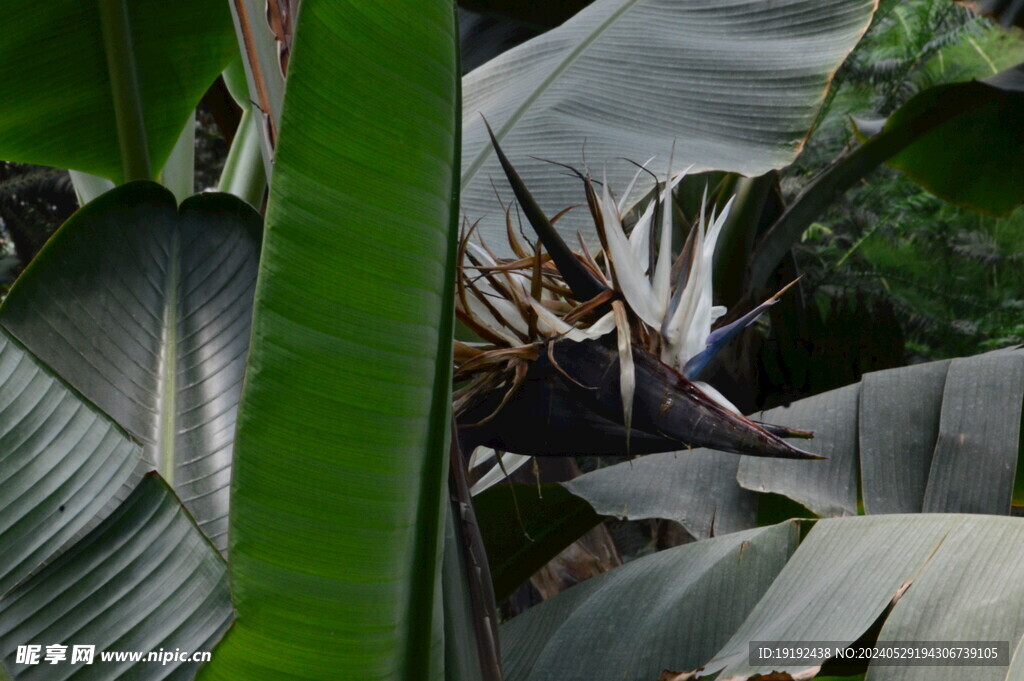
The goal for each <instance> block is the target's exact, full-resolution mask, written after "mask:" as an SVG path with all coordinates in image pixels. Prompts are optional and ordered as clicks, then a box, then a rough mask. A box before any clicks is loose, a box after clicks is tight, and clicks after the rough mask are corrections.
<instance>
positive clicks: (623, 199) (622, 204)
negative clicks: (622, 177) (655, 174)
mask: <svg viewBox="0 0 1024 681" xmlns="http://www.w3.org/2000/svg"><path fill="white" fill-rule="evenodd" d="M654 158H655V157H654V156H651V157H650V158H649V159H647V160H646V161H644V162H643V164H642V165H641V166H640V168H638V169H637V171H636V174H635V175H633V179H632V180H630V182H629V186H628V187H626V191H625V192H624V193H623V194H622V196H620V197H619V213H625V212H626V202H627V201H629V193H630V192H632V191H633V187H634V186H635V185H636V181H637V180H638V179H639V178H640V173H642V172H644V169H646V168H647V164H648V163H650V162H651V161H653V160H654Z"/></svg>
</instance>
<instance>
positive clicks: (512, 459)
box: [469, 452, 531, 496]
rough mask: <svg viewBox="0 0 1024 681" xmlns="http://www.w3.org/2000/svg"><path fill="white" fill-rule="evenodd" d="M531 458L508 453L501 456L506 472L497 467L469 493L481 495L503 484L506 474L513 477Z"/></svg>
mask: <svg viewBox="0 0 1024 681" xmlns="http://www.w3.org/2000/svg"><path fill="white" fill-rule="evenodd" d="M530 458H531V457H529V456H523V455H522V454H512V453H511V452H506V453H505V454H503V455H502V456H501V463H502V465H503V466H504V467H505V470H504V471H503V470H501V466H498V465H495V466H494V468H492V469H491V470H489V471H487V472H486V473H484V474H483V477H481V478H480V479H479V480H477V481H476V483H474V485H473V486H472V487H471V488H470V489H469V493H470V494H472V495H474V496H475V495H477V494H480V492H483V491H484V490H485V489H487V488H488V487H492V486H493V485H495V484H497V483H499V482H501V481H502V480H504V479H505V473H506V472H507V473H508V474H509V475H512V473H513V472H514V471H517V470H519V469H520V468H522V467H523V466H524V465H525V464H526V462H527V461H529V460H530Z"/></svg>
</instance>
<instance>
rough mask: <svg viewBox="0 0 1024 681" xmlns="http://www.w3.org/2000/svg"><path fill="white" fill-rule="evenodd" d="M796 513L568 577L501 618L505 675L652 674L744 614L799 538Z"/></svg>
mask: <svg viewBox="0 0 1024 681" xmlns="http://www.w3.org/2000/svg"><path fill="white" fill-rule="evenodd" d="M797 535H798V532H797V526H796V524H795V523H793V522H787V523H783V524H781V525H776V526H773V527H767V528H759V529H754V530H748V531H746V532H738V533H734V534H731V535H728V536H726V537H720V538H716V539H709V540H706V541H701V542H697V543H693V544H687V545H685V546H680V547H677V548H674V549H669V550H667V551H661V552H659V553H656V554H654V555H651V556H645V557H644V558H640V559H637V560H635V561H633V562H631V563H627V564H626V565H623V566H622V567H619V568H616V569H614V570H611V571H610V572H607V573H604V574H602V575H599V576H597V577H594V578H592V579H589V580H587V581H586V582H583V583H582V584H579V585H577V586H574V587H573V588H571V589H569V590H568V591H566V592H564V593H562V594H559V595H558V596H555V597H554V598H552V599H550V600H548V601H545V602H544V603H542V604H540V605H538V606H536V607H534V608H531V609H530V610H528V611H526V612H525V613H523V614H522V615H520V616H518V617H516V618H514V619H512V620H511V621H510V622H508V623H507V624H505V625H504V626H503V627H502V646H503V648H504V657H505V668H506V669H505V671H506V678H507V679H508V681H524V680H526V679H536V680H537V681H541V680H544V681H546V680H548V679H558V680H559V681H569V680H571V679H579V680H581V681H582V680H583V679H586V681H621V680H624V679H628V680H629V681H654V679H656V678H658V674H659V672H661V670H663V669H666V668H668V669H693V668H696V667H698V666H700V664H701V663H702V662H703V661H705V660H707V659H708V658H709V657H710V656H711V655H712V654H713V653H714V651H715V650H717V649H718V648H719V647H720V646H721V645H722V644H723V643H724V642H725V641H726V640H727V639H728V637H729V636H730V635H731V634H732V633H733V632H734V631H735V630H736V628H737V627H738V626H739V625H740V623H742V621H743V619H744V617H746V615H747V613H749V612H750V610H751V609H752V608H753V607H754V605H755V604H756V603H757V601H758V600H759V599H760V598H761V596H762V595H763V594H764V593H765V591H766V590H767V589H768V587H769V585H770V584H771V583H772V581H773V580H774V579H775V577H776V575H778V573H779V571H780V570H781V569H782V568H783V565H784V564H785V563H786V560H787V559H788V558H789V556H790V554H791V553H792V552H793V549H794V548H795V547H796V541H797Z"/></svg>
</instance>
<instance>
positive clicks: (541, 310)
mask: <svg viewBox="0 0 1024 681" xmlns="http://www.w3.org/2000/svg"><path fill="white" fill-rule="evenodd" d="M530 305H532V306H533V309H534V311H535V312H536V313H537V322H538V327H539V328H540V329H541V331H545V332H547V333H548V335H555V336H565V337H566V338H568V339H569V340H572V341H576V342H577V343H579V342H581V341H585V340H594V339H595V338H600V337H601V336H603V335H605V334H606V333H608V332H609V331H611V330H612V329H614V328H615V320H614V319H612V313H611V312H609V313H608V314H606V315H605V316H603V317H601V318H600V319H598V320H597V321H596V322H594V324H592V325H591V326H590V327H589V328H586V329H577V328H576V327H575V326H572V325H571V324H568V323H567V322H566V321H565V320H564V319H561V318H559V317H558V315H556V314H555V313H554V312H552V311H551V310H549V309H547V308H546V307H544V306H543V305H541V304H540V303H538V302H537V301H536V300H534V299H533V298H530Z"/></svg>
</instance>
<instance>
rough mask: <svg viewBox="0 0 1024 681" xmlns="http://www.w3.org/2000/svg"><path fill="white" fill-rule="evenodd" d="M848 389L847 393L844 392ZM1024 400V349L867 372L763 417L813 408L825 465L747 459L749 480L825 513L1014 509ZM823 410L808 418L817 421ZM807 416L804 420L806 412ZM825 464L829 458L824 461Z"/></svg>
mask: <svg viewBox="0 0 1024 681" xmlns="http://www.w3.org/2000/svg"><path fill="white" fill-rule="evenodd" d="M843 392H845V393H846V394H847V395H846V397H845V399H841V398H840V396H839V394H838V393H843ZM1022 403H1024V351H1020V350H1014V351H1009V352H1007V351H997V352H992V353H986V354H983V355H977V356H975V357H965V358H960V359H955V360H952V361H943V362H938V363H934V364H923V365H917V366H910V367H903V368H900V369H889V370H887V371H884V372H879V373H878V374H867V375H866V376H865V377H864V379H863V380H862V381H861V383H859V384H856V385H853V386H847V387H846V388H840V389H839V391H832V392H831V393H825V394H823V395H817V396H815V397H810V398H807V399H805V400H801V401H800V402H797V403H794V404H793V405H792V406H791V407H790V409H789V410H786V409H774V410H771V411H768V412H765V413H764V414H763V416H764V418H766V419H777V421H775V422H778V423H782V424H783V425H787V424H788V425H796V424H795V423H794V421H796V420H797V417H798V416H799V415H800V414H802V413H807V410H813V411H814V412H817V413H818V414H819V415H821V416H824V415H825V414H829V415H830V417H831V418H829V419H828V420H827V421H823V422H821V423H820V425H819V423H817V422H815V423H813V424H812V427H813V428H814V429H815V435H816V440H812V441H810V442H809V443H808V449H809V450H810V451H818V452H822V453H826V449H824V448H822V449H816V444H815V443H816V441H817V440H818V439H819V432H820V436H821V437H823V438H824V440H825V446H826V447H828V450H827V454H828V456H829V457H830V458H829V460H828V461H826V462H813V464H814V465H809V466H803V467H801V466H789V465H787V463H788V462H782V463H780V465H774V462H772V463H771V464H769V465H764V463H762V462H760V461H753V460H750V459H744V460H743V462H742V463H741V464H740V468H739V474H738V479H739V482H740V485H742V486H743V487H745V488H747V489H752V490H755V491H758V492H772V493H775V494H782V495H784V496H787V497H789V498H790V499H792V500H793V501H796V502H797V503H800V504H802V505H804V506H806V507H807V508H809V509H810V510H811V511H813V512H814V513H816V514H817V515H820V516H835V515H853V514H856V513H857V496H858V495H857V483H858V479H859V483H860V496H861V498H862V499H863V503H864V511H865V512H866V513H891V512H895V511H915V512H922V511H924V512H947V513H949V512H960V513H992V514H999V515H1006V514H1009V513H1010V506H1011V501H1012V496H1013V490H1014V479H1015V474H1016V471H1017V459H1018V447H1019V441H1020V422H1021V405H1022ZM821 416H818V417H810V416H809V417H808V420H812V418H821ZM800 420H801V422H805V421H803V419H800ZM817 464H821V465H817Z"/></svg>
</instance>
